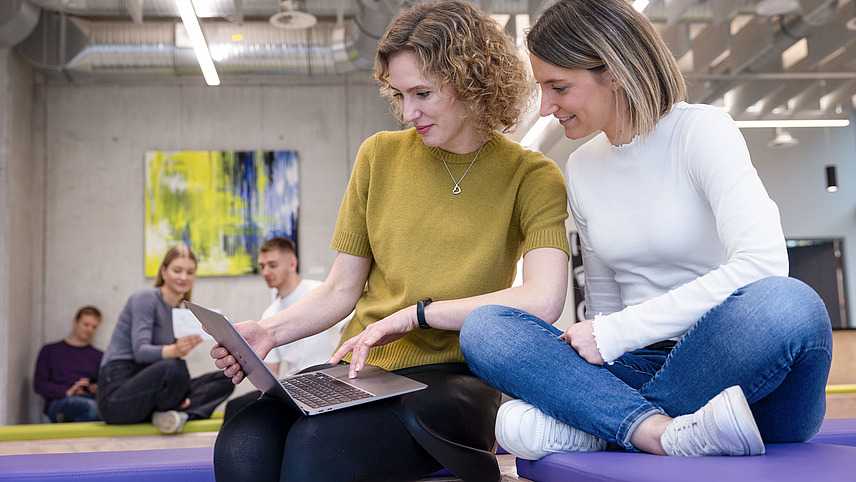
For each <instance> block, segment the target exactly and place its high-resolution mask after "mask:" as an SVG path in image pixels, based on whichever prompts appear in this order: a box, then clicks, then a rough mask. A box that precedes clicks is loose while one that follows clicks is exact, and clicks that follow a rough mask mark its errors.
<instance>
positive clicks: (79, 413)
mask: <svg viewBox="0 0 856 482" xmlns="http://www.w3.org/2000/svg"><path fill="white" fill-rule="evenodd" d="M48 418H49V419H50V420H51V422H95V421H97V420H101V418H100V417H98V407H97V406H96V404H95V395H75V396H73V397H65V398H58V399H56V400H54V401H52V402H51V403H50V405H49V406H48Z"/></svg>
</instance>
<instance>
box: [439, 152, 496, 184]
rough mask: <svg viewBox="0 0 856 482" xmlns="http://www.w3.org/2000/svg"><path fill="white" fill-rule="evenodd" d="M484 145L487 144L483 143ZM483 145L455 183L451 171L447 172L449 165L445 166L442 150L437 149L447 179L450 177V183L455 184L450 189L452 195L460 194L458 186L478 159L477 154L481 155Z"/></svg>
mask: <svg viewBox="0 0 856 482" xmlns="http://www.w3.org/2000/svg"><path fill="white" fill-rule="evenodd" d="M484 144H487V143H486V142H485V143H484ZM484 144H482V145H481V146H479V150H478V151H477V152H476V157H474V158H473V160H472V161H470V165H469V167H467V170H466V171H464V174H463V175H461V178H460V179H458V180H457V181H456V180H455V176H453V175H452V171H450V170H449V165H448V164H446V159H445V158H444V157H443V149H440V148H439V147H438V148H437V152H439V153H440V160H441V161H443V165H444V166H446V172H448V173H449V177H451V178H452V182H454V183H455V187H454V188H452V194H455V195H458V194H460V193H461V186H460V184H461V181H463V180H464V177H465V176H466V175H467V173H468V172H470V167H473V164H475V163H476V159H478V158H479V154H481V150H482V147H484Z"/></svg>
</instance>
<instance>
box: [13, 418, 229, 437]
mask: <svg viewBox="0 0 856 482" xmlns="http://www.w3.org/2000/svg"><path fill="white" fill-rule="evenodd" d="M222 425H223V415H222V413H220V414H219V416H218V414H217V413H215V414H214V417H212V418H210V419H206V420H191V421H189V422H187V423H185V424H184V428H183V429H182V430H181V433H193V432H218V431H219V430H220V427H221V426H222ZM160 433H161V432H160V431H159V430H158V429H157V428H155V426H154V425H152V424H150V423H133V424H129V425H108V424H106V423H104V422H73V423H34V424H24V425H6V426H0V442H5V441H11V440H45V439H58V438H78V437H123V436H139V435H159V434H160Z"/></svg>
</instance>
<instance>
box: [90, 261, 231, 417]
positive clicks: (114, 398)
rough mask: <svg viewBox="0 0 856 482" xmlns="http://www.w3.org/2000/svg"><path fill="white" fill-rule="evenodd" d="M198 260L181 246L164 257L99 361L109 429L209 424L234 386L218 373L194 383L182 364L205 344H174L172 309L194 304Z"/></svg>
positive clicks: (101, 403) (188, 339) (189, 340)
mask: <svg viewBox="0 0 856 482" xmlns="http://www.w3.org/2000/svg"><path fill="white" fill-rule="evenodd" d="M195 279H196V256H195V255H194V254H193V251H191V250H190V248H188V247H187V246H184V245H179V246H175V247H173V248H172V249H170V250H169V251H168V252H167V253H166V255H165V256H164V259H163V262H162V263H161V266H160V269H158V275H157V279H156V280H155V287H154V288H147V289H143V290H140V291H137V292H136V293H134V294H133V295H131V297H130V298H129V299H128V302H127V303H126V304H125V307H124V308H123V309H122V312H121V313H120V314H119V321H118V323H117V324H116V328H115V329H114V331H113V336H112V337H111V339H110V345H109V346H108V347H107V351H106V352H104V357H103V358H102V360H101V370H100V374H99V377H98V412H99V414H100V415H101V418H102V419H103V420H104V421H105V422H107V423H114V424H128V423H139V422H144V421H147V420H151V421H152V423H153V424H154V425H155V427H157V428H158V429H159V430H160V431H162V432H164V433H175V432H180V431H181V429H182V428H183V427H184V424H185V422H187V420H195V419H206V418H210V417H211V414H212V413H213V412H214V409H215V408H216V407H217V405H219V404H220V402H222V401H224V400H226V398H228V397H229V395H231V393H232V391H233V390H234V388H235V387H234V385H232V384H230V383H223V379H222V376H221V375H220V374H219V373H218V372H212V373H208V374H205V375H202V376H200V377H198V378H194V379H192V380H191V378H190V374H189V373H188V371H187V365H186V364H185V362H184V360H183V359H182V358H183V357H184V356H185V355H187V354H188V353H190V350H192V349H193V348H194V347H195V346H196V345H198V344H199V343H200V342H201V341H202V340H201V338H200V337H199V335H188V336H183V337H181V338H178V339H176V338H175V335H173V331H172V309H173V308H179V307H181V302H182V301H185V300H190V294H191V291H192V290H193V281H194V280H195Z"/></svg>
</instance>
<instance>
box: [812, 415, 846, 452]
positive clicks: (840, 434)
mask: <svg viewBox="0 0 856 482" xmlns="http://www.w3.org/2000/svg"><path fill="white" fill-rule="evenodd" d="M809 443H816V444H832V445H849V446H851V447H856V418H828V419H825V420H824V421H823V424H822V425H821V426H820V432H818V434H817V435H815V437H814V438H813V439H811V440H809Z"/></svg>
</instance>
